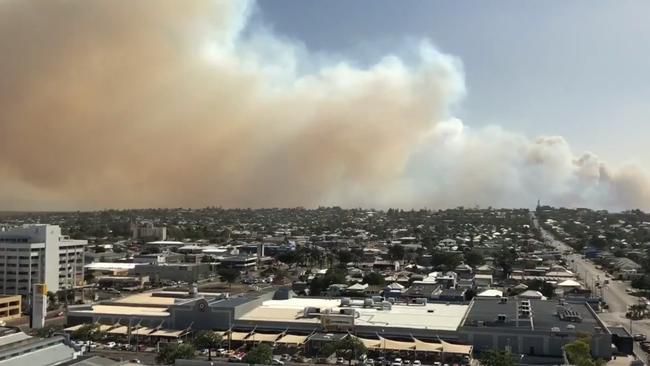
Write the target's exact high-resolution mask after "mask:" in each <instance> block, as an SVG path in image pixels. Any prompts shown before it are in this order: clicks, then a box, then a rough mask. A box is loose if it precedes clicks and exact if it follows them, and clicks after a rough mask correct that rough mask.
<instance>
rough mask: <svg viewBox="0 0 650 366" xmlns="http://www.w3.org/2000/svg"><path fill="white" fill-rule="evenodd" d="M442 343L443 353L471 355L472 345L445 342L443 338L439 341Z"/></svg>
mask: <svg viewBox="0 0 650 366" xmlns="http://www.w3.org/2000/svg"><path fill="white" fill-rule="evenodd" d="M440 343H441V344H442V351H443V352H444V353H453V354H456V355H468V356H469V355H471V354H472V346H466V345H464V344H453V343H447V342H445V341H443V340H441V341H440Z"/></svg>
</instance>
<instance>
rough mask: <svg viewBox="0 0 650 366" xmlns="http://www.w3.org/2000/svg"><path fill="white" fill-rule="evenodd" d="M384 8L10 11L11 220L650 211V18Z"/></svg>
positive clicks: (4, 73) (611, 7) (2, 161)
mask: <svg viewBox="0 0 650 366" xmlns="http://www.w3.org/2000/svg"><path fill="white" fill-rule="evenodd" d="M380 3H381V4H377V3H376V2H374V1H373V2H370V1H360V2H354V3H349V2H343V1H339V2H328V3H327V4H325V3H317V4H311V3H304V2H300V1H278V2H275V1H274V2H271V1H265V2H260V3H254V2H226V1H190V2H185V1H183V2H180V1H178V2H172V1H163V2H161V1H137V2H132V1H111V2H102V1H90V2H88V1H76V2H73V1H70V2H35V1H6V0H5V1H2V2H0V49H1V50H2V57H0V83H1V84H2V88H0V180H1V181H2V184H1V185H0V187H1V189H0V209H2V210H73V209H102V208H126V207H204V206H209V205H219V206H224V207H276V206H280V207H293V206H305V207H315V206H319V205H339V206H343V207H357V206H363V207H378V208H386V207H400V208H411V207H415V208H420V207H428V208H445V207H455V206H475V205H479V206H481V207H487V206H494V207H532V206H533V205H534V204H535V203H536V202H537V199H538V198H539V199H542V202H543V203H547V204H550V205H555V206H569V207H591V208H606V209H611V210H623V209H629V208H642V209H648V208H650V180H649V179H648V173H647V169H648V168H650V166H649V165H648V164H647V162H644V161H643V157H644V156H645V153H647V146H646V145H645V138H644V137H645V136H647V133H648V130H647V123H646V121H647V120H648V117H649V116H650V110H648V108H647V105H646V104H647V103H646V101H647V100H648V96H649V94H650V89H649V88H650V87H649V85H650V83H649V81H650V80H648V79H649V78H650V73H649V72H648V69H647V67H646V66H647V64H648V61H649V60H648V58H649V57H648V56H650V51H649V50H648V44H650V42H648V41H649V40H648V35H649V34H650V33H649V29H648V27H650V25H649V24H648V22H647V21H645V16H646V15H647V14H648V10H650V9H648V7H649V5H648V4H647V3H643V2H640V1H639V2H636V1H630V2H625V3H624V4H620V3H615V2H601V3H598V4H593V3H591V2H589V3H587V2H581V1H576V2H570V3H558V4H556V5H557V6H554V7H553V9H548V8H547V7H546V5H547V4H545V3H542V2H539V3H536V4H533V3H531V2H526V3H521V2H515V1H512V2H508V1H506V2H500V3H498V4H496V3H491V4H468V3H465V4H464V5H461V4H457V3H456V2H452V1H446V2H435V3H410V4H408V5H403V4H401V3H392V4H391V3H389V2H380ZM450 19H451V20H450ZM577 19H579V20H580V21H576V20H577Z"/></svg>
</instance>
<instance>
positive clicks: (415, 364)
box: [413, 360, 422, 366]
mask: <svg viewBox="0 0 650 366" xmlns="http://www.w3.org/2000/svg"><path fill="white" fill-rule="evenodd" d="M413 366H422V362H420V360H415V361H413Z"/></svg>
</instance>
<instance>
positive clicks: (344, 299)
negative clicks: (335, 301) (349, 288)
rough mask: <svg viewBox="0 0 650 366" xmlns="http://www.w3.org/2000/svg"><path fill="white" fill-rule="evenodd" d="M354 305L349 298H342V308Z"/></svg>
mask: <svg viewBox="0 0 650 366" xmlns="http://www.w3.org/2000/svg"><path fill="white" fill-rule="evenodd" d="M351 303H352V300H350V298H349V297H342V298H341V306H350V304H351Z"/></svg>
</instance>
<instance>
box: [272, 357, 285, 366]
mask: <svg viewBox="0 0 650 366" xmlns="http://www.w3.org/2000/svg"><path fill="white" fill-rule="evenodd" d="M271 365H275V366H284V362H282V361H280V360H278V359H275V358H274V359H273V360H271Z"/></svg>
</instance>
